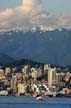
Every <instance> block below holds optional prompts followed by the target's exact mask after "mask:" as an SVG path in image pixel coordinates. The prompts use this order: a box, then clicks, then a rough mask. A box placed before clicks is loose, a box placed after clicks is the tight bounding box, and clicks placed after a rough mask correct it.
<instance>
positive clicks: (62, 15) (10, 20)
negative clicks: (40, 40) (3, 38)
mask: <svg viewBox="0 0 71 108" xmlns="http://www.w3.org/2000/svg"><path fill="white" fill-rule="evenodd" d="M37 25H40V26H43V28H45V29H47V28H49V29H56V28H61V27H62V28H71V0H0V30H6V29H13V28H23V29H30V28H33V27H34V26H37Z"/></svg>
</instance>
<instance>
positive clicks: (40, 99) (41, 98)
mask: <svg viewBox="0 0 71 108" xmlns="http://www.w3.org/2000/svg"><path fill="white" fill-rule="evenodd" d="M36 100H37V101H42V100H44V98H43V97H42V96H38V97H36Z"/></svg>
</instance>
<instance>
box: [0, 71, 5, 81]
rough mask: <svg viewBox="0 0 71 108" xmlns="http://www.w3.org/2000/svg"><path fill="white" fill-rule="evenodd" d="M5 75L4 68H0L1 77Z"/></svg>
mask: <svg viewBox="0 0 71 108" xmlns="http://www.w3.org/2000/svg"><path fill="white" fill-rule="evenodd" d="M3 77H4V70H3V69H0V79H2V78H3Z"/></svg>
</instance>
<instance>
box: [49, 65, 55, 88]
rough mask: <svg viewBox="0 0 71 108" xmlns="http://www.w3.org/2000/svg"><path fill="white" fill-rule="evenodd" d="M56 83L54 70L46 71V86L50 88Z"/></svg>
mask: <svg viewBox="0 0 71 108" xmlns="http://www.w3.org/2000/svg"><path fill="white" fill-rule="evenodd" d="M55 81H56V68H50V67H49V69H48V86H49V87H51V86H52V84H53V83H54V82H55Z"/></svg>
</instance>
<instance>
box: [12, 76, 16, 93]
mask: <svg viewBox="0 0 71 108" xmlns="http://www.w3.org/2000/svg"><path fill="white" fill-rule="evenodd" d="M11 89H12V90H13V93H14V94H15V93H16V91H17V77H16V75H12V78H11Z"/></svg>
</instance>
